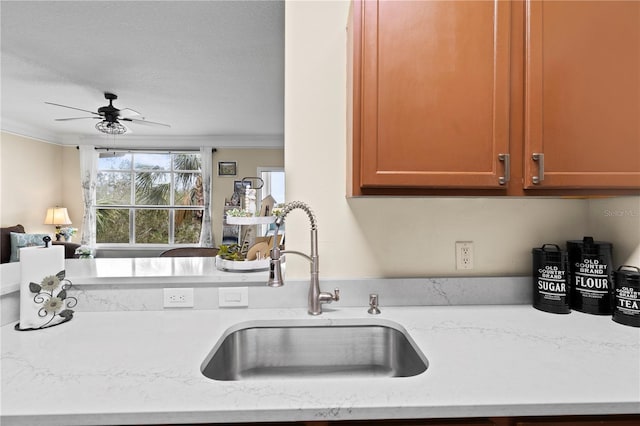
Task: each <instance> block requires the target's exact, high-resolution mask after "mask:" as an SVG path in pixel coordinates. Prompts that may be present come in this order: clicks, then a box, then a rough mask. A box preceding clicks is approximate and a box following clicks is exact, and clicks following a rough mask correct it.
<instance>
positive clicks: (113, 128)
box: [96, 120, 127, 135]
mask: <svg viewBox="0 0 640 426" xmlns="http://www.w3.org/2000/svg"><path fill="white" fill-rule="evenodd" d="M96 129H98V130H99V131H101V132H102V133H106V134H108V135H122V134H124V133H126V132H127V128H126V127H124V126H123V125H122V124H120V123H118V122H117V121H114V122H108V121H107V120H103V121H100V122H99V123H98V124H96Z"/></svg>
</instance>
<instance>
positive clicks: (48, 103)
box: [45, 102, 100, 116]
mask: <svg viewBox="0 0 640 426" xmlns="http://www.w3.org/2000/svg"><path fill="white" fill-rule="evenodd" d="M45 104H47V105H55V106H59V107H62V108H69V109H75V110H76V111H84V112H88V113H89V114H94V115H97V116H100V114H98V113H97V112H94V111H89V110H86V109H81V108H75V107H70V106H67V105H60V104H54V103H53V102H45Z"/></svg>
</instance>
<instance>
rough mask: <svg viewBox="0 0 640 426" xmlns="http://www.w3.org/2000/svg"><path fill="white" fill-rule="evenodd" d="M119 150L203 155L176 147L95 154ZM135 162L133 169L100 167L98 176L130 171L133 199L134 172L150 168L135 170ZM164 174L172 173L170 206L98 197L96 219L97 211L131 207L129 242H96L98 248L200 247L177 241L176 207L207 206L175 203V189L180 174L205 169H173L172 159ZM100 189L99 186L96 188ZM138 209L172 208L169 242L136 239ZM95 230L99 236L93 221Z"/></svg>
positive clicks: (201, 208)
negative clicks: (109, 201)
mask: <svg viewBox="0 0 640 426" xmlns="http://www.w3.org/2000/svg"><path fill="white" fill-rule="evenodd" d="M105 151H106V152H114V153H116V152H119V153H127V154H134V155H135V154H194V155H201V153H200V151H197V150H175V149H149V150H137V149H108V150H97V152H96V157H97V158H98V159H99V154H100V152H105ZM97 163H99V161H97ZM134 165H135V161H132V163H131V168H130V169H124V170H122V169H100V168H98V169H97V170H96V176H97V175H98V174H99V173H101V172H107V173H109V172H113V173H127V172H129V173H130V179H131V195H130V200H131V201H135V190H136V189H135V174H136V172H144V171H149V169H136V168H135V167H134ZM160 172H162V173H167V174H169V180H170V184H171V191H170V194H169V204H167V205H155V204H154V205H143V204H135V203H133V204H108V205H105V204H98V203H97V198H96V204H95V205H94V209H95V212H96V215H95V217H96V218H97V214H98V210H105V209H114V210H115V209H120V210H122V209H128V210H129V242H128V243H98V242H96V248H98V249H109V248H117V249H124V248H135V249H143V248H149V249H153V248H169V247H193V246H198V245H199V243H198V242H194V243H181V244H176V243H175V240H174V238H175V211H176V210H199V211H202V212H204V210H205V208H206V206H204V205H202V206H187V205H176V204H175V190H174V182H175V180H174V177H175V174H177V173H194V174H196V173H197V174H200V175H202V170H199V171H196V170H176V169H175V168H174V162H173V159H172V161H171V165H170V168H169V170H162V171H160ZM96 190H97V187H96ZM137 210H168V211H169V230H168V232H169V241H168V242H167V243H163V244H161V243H138V242H136V239H135V237H136V234H135V213H136V211H137ZM92 226H93V229H94V231H95V232H96V238H97V223H96V222H94V223H93V225H92Z"/></svg>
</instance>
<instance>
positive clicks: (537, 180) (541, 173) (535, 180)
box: [531, 152, 544, 185]
mask: <svg viewBox="0 0 640 426" xmlns="http://www.w3.org/2000/svg"><path fill="white" fill-rule="evenodd" d="M531 158H533V161H537V162H538V176H533V177H532V178H531V181H532V182H533V183H534V185H538V184H540V182H542V181H543V180H544V154H543V153H541V152H534V153H533V155H532V156H531Z"/></svg>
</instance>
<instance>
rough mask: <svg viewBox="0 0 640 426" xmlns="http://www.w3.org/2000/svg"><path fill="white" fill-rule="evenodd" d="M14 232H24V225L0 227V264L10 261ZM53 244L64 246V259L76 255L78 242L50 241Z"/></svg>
mask: <svg viewBox="0 0 640 426" xmlns="http://www.w3.org/2000/svg"><path fill="white" fill-rule="evenodd" d="M12 232H16V233H20V234H25V233H26V231H25V229H24V226H22V225H20V224H18V225H14V226H8V227H6V228H0V264H1V263H9V262H10V261H11V233H12ZM51 243H52V244H53V245H63V246H64V257H65V259H73V258H76V257H78V256H77V255H76V249H77V248H78V247H80V244H76V243H71V242H67V241H52V242H51Z"/></svg>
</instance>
